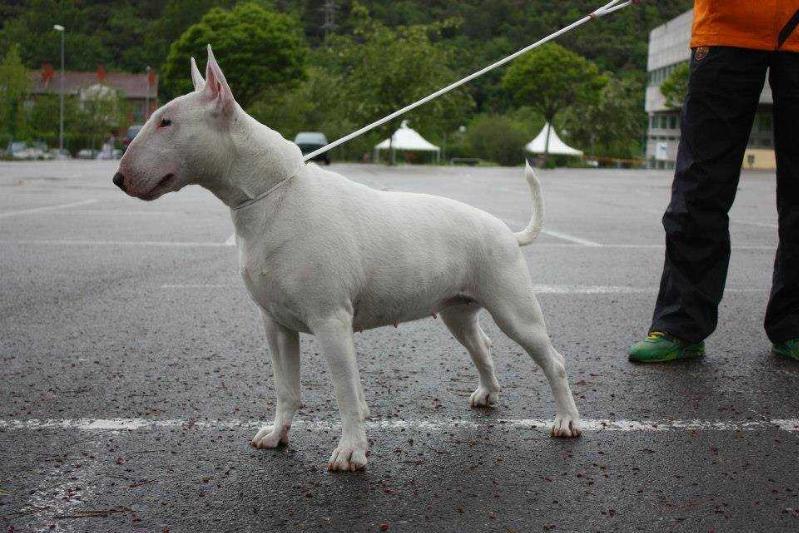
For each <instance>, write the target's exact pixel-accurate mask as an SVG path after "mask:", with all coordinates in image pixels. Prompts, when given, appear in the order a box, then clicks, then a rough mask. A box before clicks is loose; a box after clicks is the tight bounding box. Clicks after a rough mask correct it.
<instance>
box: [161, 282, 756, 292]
mask: <svg viewBox="0 0 799 533" xmlns="http://www.w3.org/2000/svg"><path fill="white" fill-rule="evenodd" d="M161 288H162V289H241V288H243V285H236V284H233V283H230V284H224V283H165V284H163V285H161ZM658 290H659V287H628V286H619V285H533V291H535V293H536V294H657V292H658ZM769 290H770V289H769V288H768V287H762V288H757V287H746V288H737V287H727V288H726V289H725V290H724V292H725V293H762V294H768V292H769Z"/></svg>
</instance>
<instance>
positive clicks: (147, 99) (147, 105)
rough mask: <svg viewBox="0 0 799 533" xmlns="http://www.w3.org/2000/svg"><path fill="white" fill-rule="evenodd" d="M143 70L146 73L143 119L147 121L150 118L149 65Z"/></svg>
mask: <svg viewBox="0 0 799 533" xmlns="http://www.w3.org/2000/svg"><path fill="white" fill-rule="evenodd" d="M144 71H145V72H146V73H147V81H146V84H147V93H146V94H145V96H144V121H145V122H147V119H149V118H150V65H147V68H146V69H144Z"/></svg>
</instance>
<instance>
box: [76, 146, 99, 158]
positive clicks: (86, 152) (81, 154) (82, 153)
mask: <svg viewBox="0 0 799 533" xmlns="http://www.w3.org/2000/svg"><path fill="white" fill-rule="evenodd" d="M77 157H78V159H96V158H97V150H94V149H92V148H84V149H82V150H78V154H77Z"/></svg>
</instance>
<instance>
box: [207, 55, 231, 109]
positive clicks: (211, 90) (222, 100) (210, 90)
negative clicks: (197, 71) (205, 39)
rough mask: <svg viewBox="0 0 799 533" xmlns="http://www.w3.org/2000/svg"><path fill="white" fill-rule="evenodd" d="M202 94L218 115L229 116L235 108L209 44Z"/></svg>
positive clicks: (228, 87) (228, 88)
mask: <svg viewBox="0 0 799 533" xmlns="http://www.w3.org/2000/svg"><path fill="white" fill-rule="evenodd" d="M203 94H204V95H205V97H206V98H207V99H208V101H209V102H211V105H213V106H214V107H215V108H216V110H217V111H218V112H219V113H222V114H229V113H231V112H232V111H233V109H234V107H235V103H236V101H235V100H234V99H233V93H232V92H231V90H230V86H228V84H227V80H226V79H225V75H224V74H223V73H222V69H221V68H220V67H219V63H217V62H216V58H215V57H214V52H213V51H212V50H211V45H210V44H209V45H208V63H207V64H206V66H205V87H203Z"/></svg>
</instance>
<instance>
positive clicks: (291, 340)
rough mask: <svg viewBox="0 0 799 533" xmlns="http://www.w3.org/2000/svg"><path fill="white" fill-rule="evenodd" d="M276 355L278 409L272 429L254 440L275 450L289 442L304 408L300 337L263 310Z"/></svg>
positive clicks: (257, 444) (256, 436)
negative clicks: (301, 407) (291, 429)
mask: <svg viewBox="0 0 799 533" xmlns="http://www.w3.org/2000/svg"><path fill="white" fill-rule="evenodd" d="M261 316H262V317H263V321H264V329H266V338H267V341H268V342H269V351H270V352H271V353H272V372H273V373H274V376H275V389H276V391H277V408H276V409H275V421H274V423H273V425H271V426H264V427H263V428H261V430H260V431H258V433H256V435H255V437H253V439H252V445H253V446H254V447H256V448H275V447H277V446H278V445H280V444H286V443H287V442H288V440H289V428H291V422H292V420H293V419H294V415H295V414H296V413H297V410H298V409H299V408H300V336H299V334H298V333H297V332H296V331H292V330H290V329H286V328H285V327H283V326H281V325H280V324H278V323H277V322H275V321H274V320H272V318H271V317H270V316H269V315H267V314H266V312H264V311H261Z"/></svg>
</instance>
